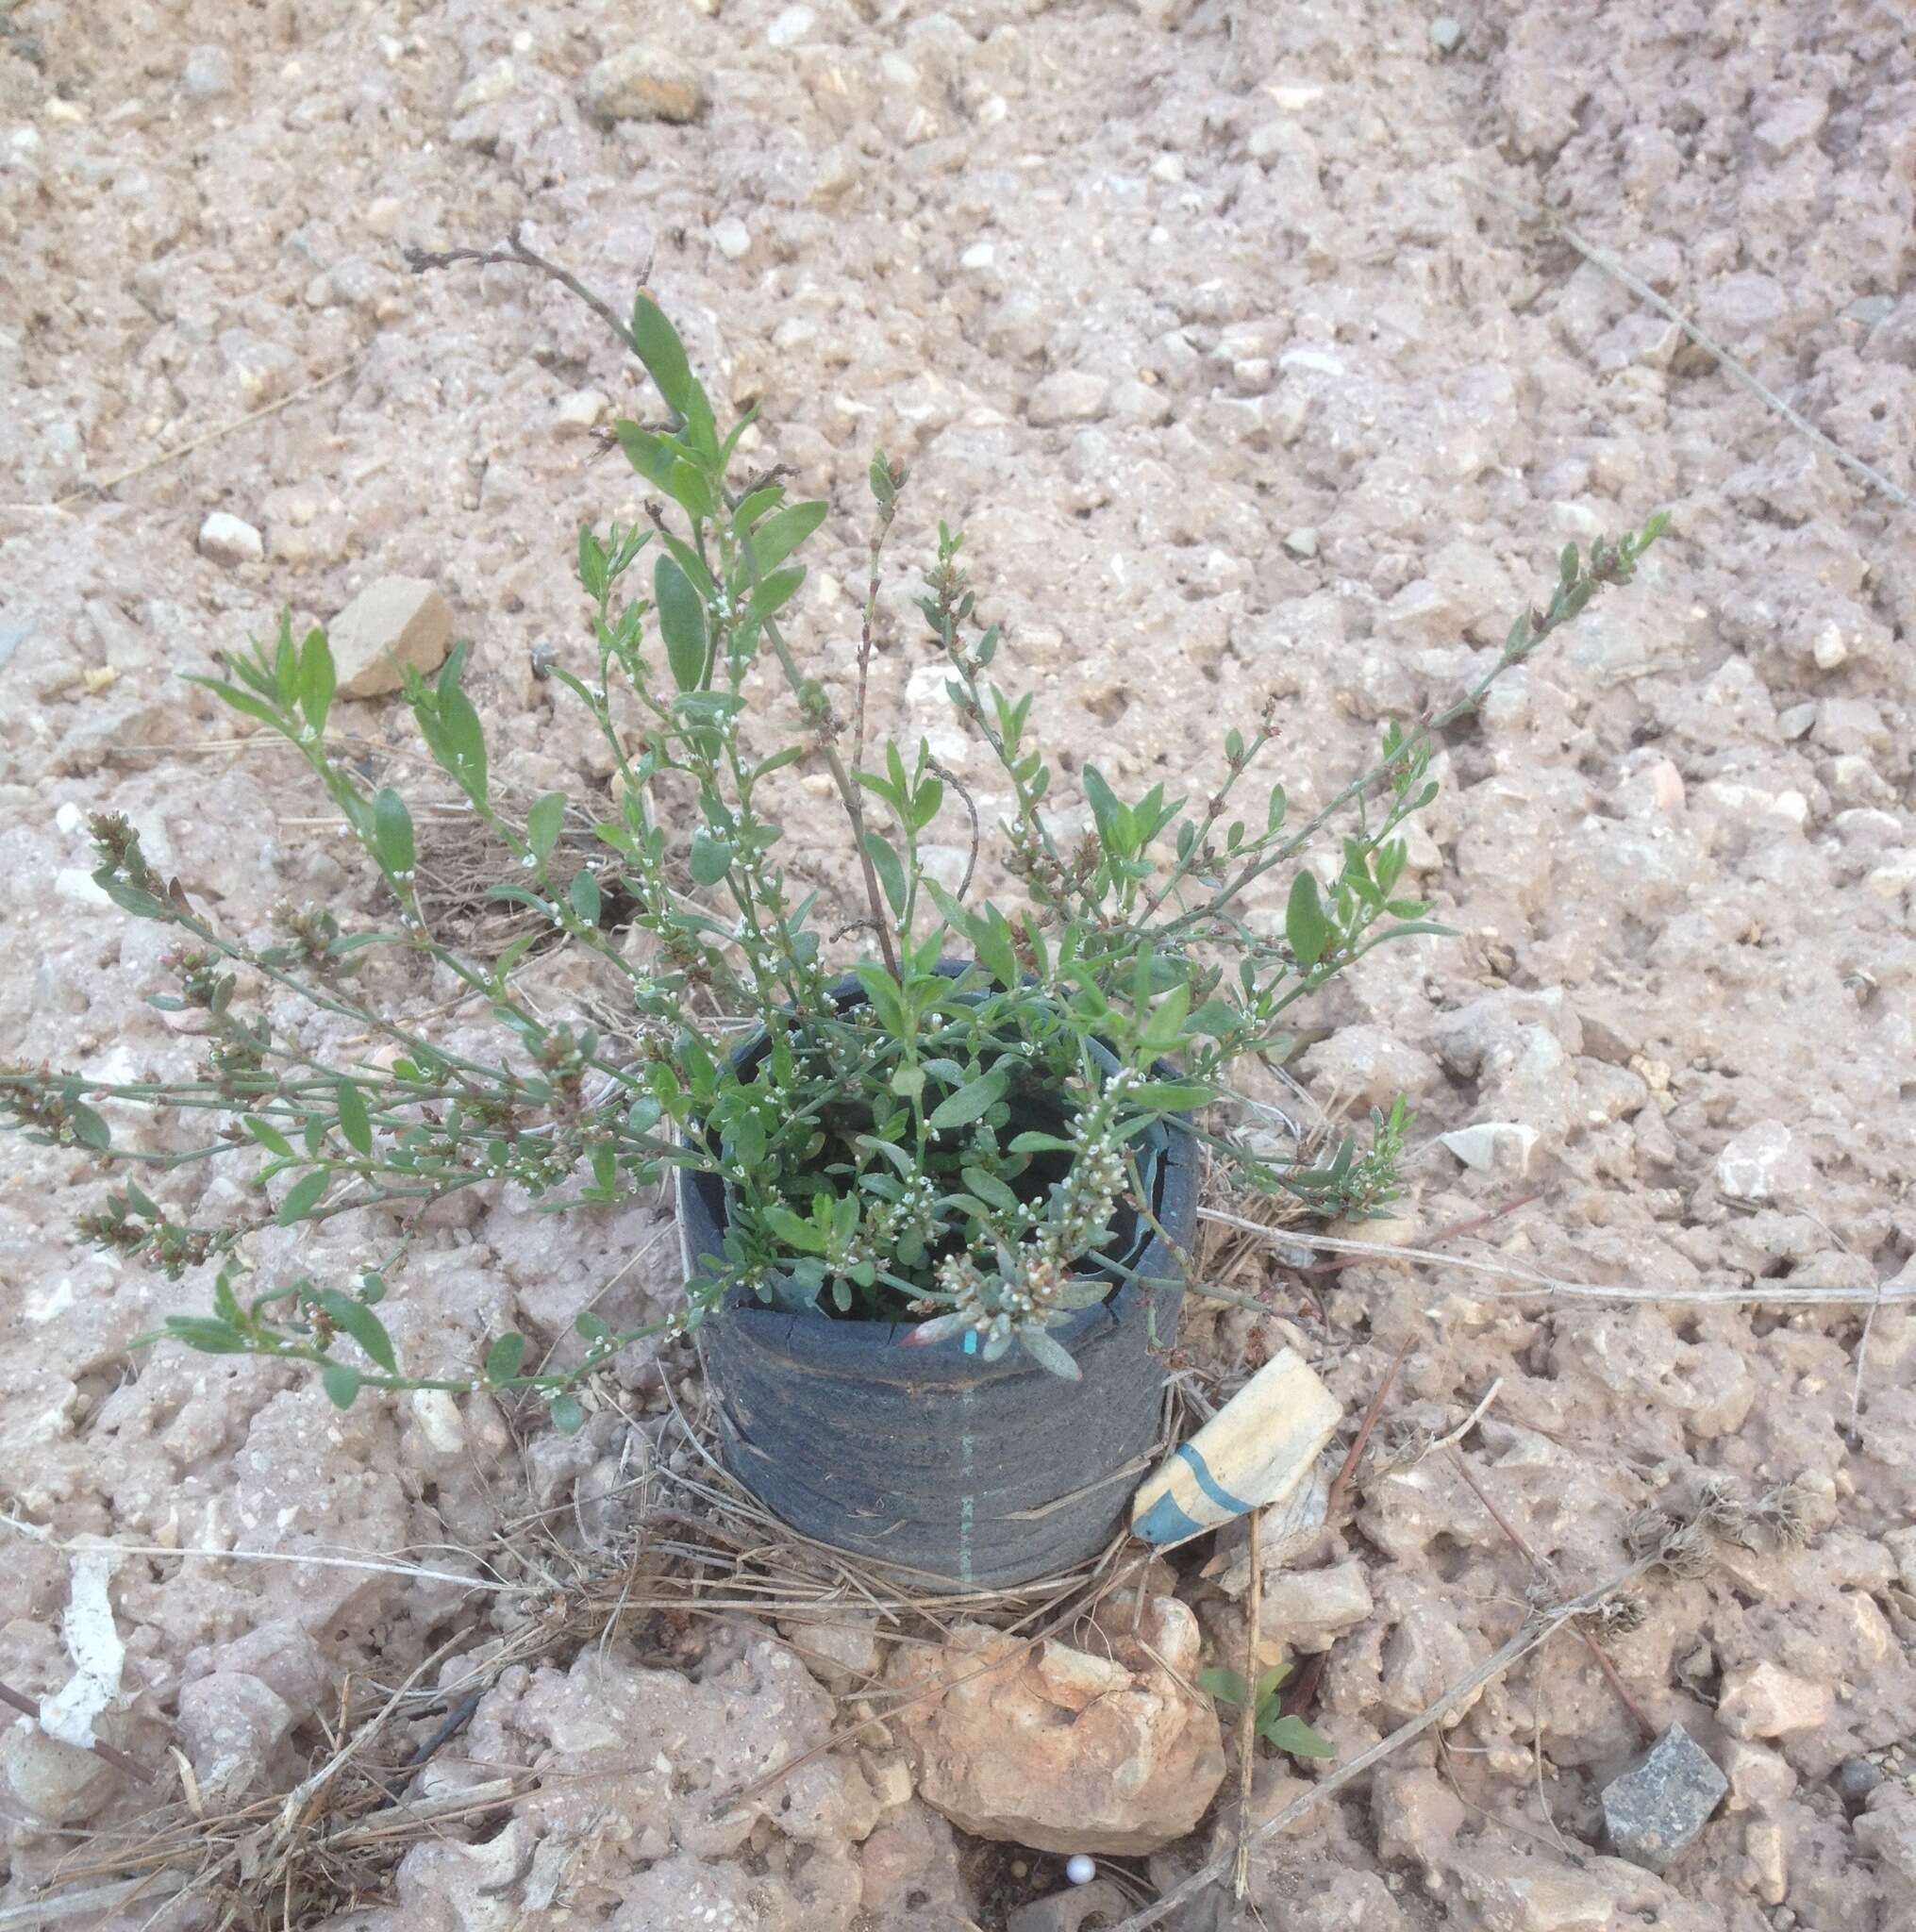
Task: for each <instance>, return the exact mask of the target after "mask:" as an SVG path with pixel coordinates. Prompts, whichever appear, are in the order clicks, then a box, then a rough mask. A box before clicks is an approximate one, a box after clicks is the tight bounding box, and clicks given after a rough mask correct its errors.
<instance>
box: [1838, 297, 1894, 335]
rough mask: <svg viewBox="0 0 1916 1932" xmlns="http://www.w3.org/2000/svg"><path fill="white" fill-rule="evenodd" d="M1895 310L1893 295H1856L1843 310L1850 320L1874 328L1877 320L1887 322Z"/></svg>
mask: <svg viewBox="0 0 1916 1932" xmlns="http://www.w3.org/2000/svg"><path fill="white" fill-rule="evenodd" d="M1895 312H1896V298H1895V296H1893V295H1858V297H1857V299H1856V300H1855V301H1854V302H1852V303H1851V304H1850V306H1849V307H1848V308H1845V309H1844V310H1843V313H1844V314H1845V315H1846V316H1848V317H1849V319H1850V320H1851V321H1852V322H1859V323H1861V324H1862V325H1863V326H1864V327H1865V328H1874V327H1875V325H1877V324H1878V323H1879V322H1888V321H1889V319H1890V318H1891V316H1892V315H1894V314H1895Z"/></svg>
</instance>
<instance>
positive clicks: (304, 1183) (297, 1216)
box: [273, 1167, 332, 1227]
mask: <svg viewBox="0 0 1916 1932" xmlns="http://www.w3.org/2000/svg"><path fill="white" fill-rule="evenodd" d="M331 1179H332V1175H331V1174H329V1173H328V1172H327V1170H326V1169H325V1168H323V1167H316V1168H314V1169H313V1171H312V1172H311V1173H310V1174H302V1175H301V1176H300V1177H299V1179H298V1180H296V1181H294V1182H293V1184H292V1191H291V1192H290V1193H288V1195H287V1197H286V1199H285V1200H284V1201H282V1202H281V1203H280V1207H279V1212H278V1213H277V1214H275V1216H274V1217H273V1224H274V1225H275V1227H291V1226H292V1225H293V1224H294V1223H295V1222H300V1221H304V1220H305V1219H306V1217H307V1216H308V1214H310V1213H311V1212H312V1210H313V1209H314V1208H317V1207H318V1206H319V1201H320V1196H321V1195H322V1194H324V1193H325V1191H326V1183H327V1182H328V1181H329V1180H331Z"/></svg>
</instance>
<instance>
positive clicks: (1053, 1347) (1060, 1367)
mask: <svg viewBox="0 0 1916 1932" xmlns="http://www.w3.org/2000/svg"><path fill="white" fill-rule="evenodd" d="M1018 1343H1019V1346H1020V1347H1021V1348H1023V1349H1024V1351H1025V1354H1026V1355H1028V1356H1029V1357H1031V1359H1032V1360H1033V1361H1034V1362H1036V1363H1037V1364H1038V1366H1039V1367H1040V1368H1041V1369H1042V1370H1044V1371H1045V1372H1046V1373H1047V1374H1053V1375H1056V1376H1057V1377H1058V1380H1059V1381H1060V1382H1081V1381H1082V1380H1083V1379H1084V1371H1083V1370H1082V1369H1080V1368H1079V1367H1078V1365H1077V1363H1076V1361H1075V1359H1074V1358H1073V1357H1072V1353H1071V1351H1070V1350H1069V1349H1068V1348H1066V1347H1065V1345H1064V1344H1063V1343H1062V1342H1061V1341H1054V1340H1053V1338H1052V1337H1051V1336H1049V1335H1047V1334H1046V1333H1045V1332H1044V1330H1043V1329H1042V1328H1037V1327H1030V1326H1026V1327H1024V1328H1021V1329H1019V1331H1018Z"/></svg>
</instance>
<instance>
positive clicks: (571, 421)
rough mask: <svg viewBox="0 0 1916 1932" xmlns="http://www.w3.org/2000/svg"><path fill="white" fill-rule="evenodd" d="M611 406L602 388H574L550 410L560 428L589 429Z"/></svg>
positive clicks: (609, 399)
mask: <svg viewBox="0 0 1916 1932" xmlns="http://www.w3.org/2000/svg"><path fill="white" fill-rule="evenodd" d="M610 407H611V398H610V397H609V396H608V395H607V394H606V392H605V391H604V390H602V389H575V390H574V391H573V392H572V394H571V395H569V396H567V397H566V398H565V400H564V401H563V402H561V403H560V404H559V406H558V408H557V409H555V410H554V411H553V412H552V420H553V422H554V423H555V424H556V425H558V427H559V428H560V429H575V430H581V431H583V430H587V429H591V427H592V426H593V425H595V424H596V423H597V422H598V420H599V418H600V417H601V416H603V415H604V414H605V413H606V411H607V410H608V408H610Z"/></svg>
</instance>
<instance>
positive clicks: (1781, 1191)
mask: <svg viewBox="0 0 1916 1932" xmlns="http://www.w3.org/2000/svg"><path fill="white" fill-rule="evenodd" d="M1814 1178H1815V1172H1814V1170H1813V1169H1812V1168H1811V1166H1810V1164H1809V1158H1808V1155H1806V1154H1805V1153H1804V1152H1803V1150H1802V1148H1801V1147H1799V1146H1798V1145H1797V1144H1796V1137H1795V1136H1794V1135H1793V1134H1792V1133H1791V1131H1790V1129H1789V1128H1788V1127H1786V1126H1785V1125H1784V1124H1783V1123H1782V1122H1781V1121H1758V1123H1757V1124H1756V1125H1755V1126H1753V1127H1746V1128H1744V1130H1743V1131H1742V1132H1741V1134H1738V1135H1736V1136H1735V1137H1734V1138H1732V1139H1731V1141H1729V1143H1728V1144H1727V1145H1726V1146H1725V1147H1724V1150H1723V1152H1722V1153H1721V1154H1719V1155H1718V1156H1717V1159H1716V1186H1717V1192H1718V1193H1720V1194H1722V1195H1723V1196H1724V1198H1725V1199H1727V1200H1731V1201H1776V1200H1784V1199H1788V1198H1790V1197H1791V1196H1793V1195H1796V1194H1800V1193H1802V1192H1804V1191H1806V1190H1807V1189H1808V1186H1809V1185H1810V1183H1811V1182H1812V1181H1813V1180H1814Z"/></svg>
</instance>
